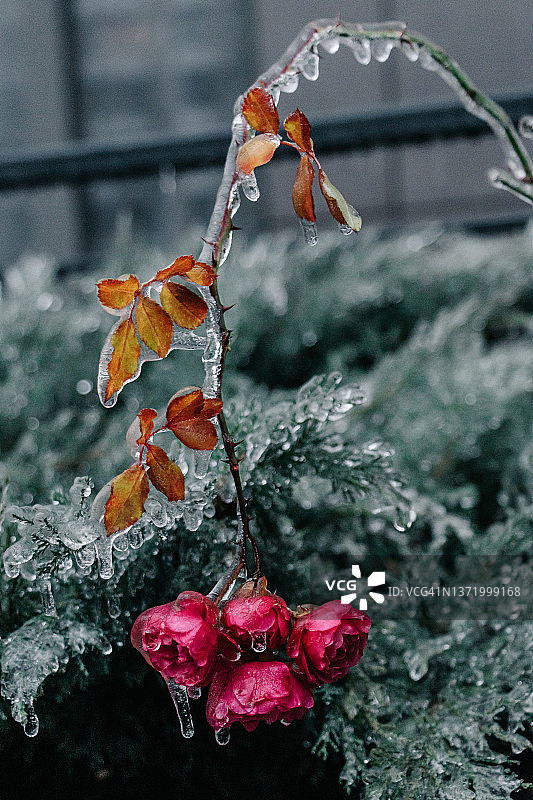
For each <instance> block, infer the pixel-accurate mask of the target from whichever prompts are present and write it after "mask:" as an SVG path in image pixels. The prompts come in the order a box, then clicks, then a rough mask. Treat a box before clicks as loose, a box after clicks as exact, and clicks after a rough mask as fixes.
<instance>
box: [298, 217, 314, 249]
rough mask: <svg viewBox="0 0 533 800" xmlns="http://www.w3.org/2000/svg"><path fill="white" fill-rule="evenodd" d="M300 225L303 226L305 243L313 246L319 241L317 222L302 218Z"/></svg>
mask: <svg viewBox="0 0 533 800" xmlns="http://www.w3.org/2000/svg"><path fill="white" fill-rule="evenodd" d="M300 225H301V226H302V230H303V232H304V239H305V243H306V244H308V245H310V246H311V247H314V246H315V244H316V243H317V242H318V236H317V232H316V225H315V223H314V222H310V221H309V220H308V219H301V220H300Z"/></svg>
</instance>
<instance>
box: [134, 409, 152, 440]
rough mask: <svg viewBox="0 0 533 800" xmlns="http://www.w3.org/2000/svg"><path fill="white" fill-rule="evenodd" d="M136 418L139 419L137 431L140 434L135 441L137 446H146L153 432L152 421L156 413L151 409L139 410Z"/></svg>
mask: <svg viewBox="0 0 533 800" xmlns="http://www.w3.org/2000/svg"><path fill="white" fill-rule="evenodd" d="M137 417H138V418H139V430H140V432H141V435H140V436H139V438H138V439H137V444H146V442H147V441H148V439H149V438H150V436H151V435H152V431H153V430H154V419H155V418H156V417H157V411H156V410H155V409H153V408H141V410H140V411H139V413H138V414H137Z"/></svg>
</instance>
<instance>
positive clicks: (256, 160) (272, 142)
mask: <svg viewBox="0 0 533 800" xmlns="http://www.w3.org/2000/svg"><path fill="white" fill-rule="evenodd" d="M280 141H281V140H280V138H279V136H275V135H274V134H272V133H261V134H260V135H259V136H254V138H253V139H250V140H249V141H247V142H245V143H244V144H243V146H242V147H241V148H240V150H239V152H238V153H237V158H236V161H235V166H236V167H237V170H238V172H242V173H243V174H244V175H250V173H252V172H253V171H254V169H255V168H256V167H262V166H263V164H268V162H269V161H270V159H271V158H272V156H273V155H274V153H275V152H276V149H277V148H278V147H279V143H280Z"/></svg>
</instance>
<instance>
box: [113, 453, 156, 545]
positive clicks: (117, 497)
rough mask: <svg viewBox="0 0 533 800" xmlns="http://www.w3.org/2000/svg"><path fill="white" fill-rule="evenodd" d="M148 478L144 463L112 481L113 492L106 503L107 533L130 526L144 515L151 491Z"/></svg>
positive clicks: (134, 466) (136, 465) (135, 465)
mask: <svg viewBox="0 0 533 800" xmlns="http://www.w3.org/2000/svg"><path fill="white" fill-rule="evenodd" d="M149 489H150V487H149V485H148V478H147V477H146V473H145V471H144V467H143V465H142V464H134V465H133V467H130V468H129V469H127V470H126V471H125V472H122V473H121V474H120V475H117V477H116V478H113V480H112V481H111V494H110V496H109V500H108V501H107V503H106V504H105V513H104V525H105V528H106V531H107V535H108V536H110V535H111V534H112V533H116V532H117V531H123V530H124V529H125V528H129V527H130V525H133V523H134V522H137V520H138V519H140V518H141V517H142V515H143V511H144V504H145V502H146V498H147V497H148V492H149Z"/></svg>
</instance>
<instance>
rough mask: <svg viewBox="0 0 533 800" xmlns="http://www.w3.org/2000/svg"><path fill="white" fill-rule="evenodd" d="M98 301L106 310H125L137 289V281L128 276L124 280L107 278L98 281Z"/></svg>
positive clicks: (133, 276) (133, 277)
mask: <svg viewBox="0 0 533 800" xmlns="http://www.w3.org/2000/svg"><path fill="white" fill-rule="evenodd" d="M96 285H97V287H98V299H99V301H100V302H101V304H102V305H103V306H107V308H125V307H126V306H129V304H130V303H131V302H133V298H134V297H135V292H137V291H138V289H139V279H138V278H136V277H135V275H130V276H129V277H128V278H125V279H122V280H121V279H117V280H115V279H114V278H109V280H105V281H98V283H97V284H96Z"/></svg>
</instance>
